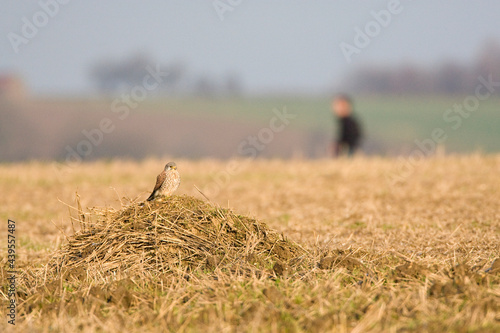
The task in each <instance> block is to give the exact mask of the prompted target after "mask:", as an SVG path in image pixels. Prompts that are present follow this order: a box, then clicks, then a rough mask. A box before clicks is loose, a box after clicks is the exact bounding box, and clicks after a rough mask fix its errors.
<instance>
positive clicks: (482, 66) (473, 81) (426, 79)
mask: <svg viewBox="0 0 500 333" xmlns="http://www.w3.org/2000/svg"><path fill="white" fill-rule="evenodd" d="M489 75H492V77H493V80H495V81H500V45H499V44H498V43H497V42H495V41H490V42H487V43H486V44H485V45H484V46H483V48H482V49H481V51H480V52H479V54H478V55H477V57H476V59H475V61H474V62H473V63H472V64H468V65H463V64H458V63H455V62H451V61H449V62H444V63H442V64H441V65H439V66H436V67H435V68H431V69H428V68H421V67H418V66H413V65H401V66H398V67H393V66H391V67H387V68H382V67H373V66H370V67H367V66H366V67H361V68H358V69H357V70H355V71H354V72H353V73H351V74H350V75H348V77H347V78H346V79H345V81H344V87H346V88H347V89H346V90H348V91H351V92H353V93H376V94H387V93H389V94H391V93H396V94H397V93H412V94H420V93H435V94H461V93H470V92H474V89H475V87H476V86H477V84H478V77H479V76H483V77H484V78H487V77H488V76H489Z"/></svg>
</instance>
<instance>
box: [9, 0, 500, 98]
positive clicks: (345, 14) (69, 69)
mask: <svg viewBox="0 0 500 333" xmlns="http://www.w3.org/2000/svg"><path fill="white" fill-rule="evenodd" d="M59 1H60V2H63V3H65V2H67V3H66V4H59V5H58V7H59V8H57V9H55V7H54V5H53V4H54V3H58V2H56V0H40V1H22V2H21V1H12V0H10V1H4V2H3V3H2V12H1V14H0V15H1V17H2V19H1V21H0V50H1V52H0V71H2V72H5V71H7V72H16V73H20V74H21V75H22V77H23V78H24V79H25V80H26V81H27V83H28V86H29V88H30V89H31V90H32V92H34V93H36V94H60V93H64V94H76V95H78V94H86V93H89V92H90V91H92V82H91V80H90V79H89V75H88V69H89V67H90V66H91V65H92V64H94V63H95V62H96V61H98V60H100V59H102V58H109V59H116V61H120V60H122V59H126V58H129V57H130V56H132V55H134V54H137V53H143V54H146V55H148V56H150V57H151V58H152V59H153V60H154V61H157V62H158V63H168V62H171V61H181V62H183V63H185V64H186V66H187V68H188V69H189V70H190V72H192V73H200V74H201V73H206V74H207V75H224V74H227V73H233V72H234V73H239V74H240V75H241V78H242V80H243V84H244V87H245V89H246V90H247V91H250V92H266V91H291V92H304V93H318V92H325V91H327V90H328V89H329V88H331V87H333V86H334V85H336V84H337V85H338V84H341V79H342V77H343V76H344V75H345V74H346V73H348V72H349V71H350V70H352V69H353V68H355V67H356V66H360V65H363V64H381V65H390V64H403V63H414V64H417V65H422V66H432V65H437V64H439V63H440V62H443V61H445V60H447V59H452V60H454V61H457V62H463V63H466V62H468V61H471V60H472V59H473V58H474V56H475V55H476V54H477V52H478V50H479V48H480V47H481V45H483V44H484V42H485V41H486V40H487V39H489V38H493V39H496V40H498V41H500V24H499V22H500V1H494V0H489V1H487V0H485V1H465V0H458V1H452V0H444V1H431V0H423V1H416V0H413V1H411V0H401V1H399V2H400V5H399V7H397V8H398V13H397V14H391V15H390V18H389V19H390V22H389V23H388V24H384V25H386V26H385V27H384V26H382V25H381V24H379V23H376V21H375V19H374V17H373V14H372V12H373V11H375V12H379V11H381V10H387V8H388V6H389V3H391V2H393V1H394V0H390V1H369V2H368V1H360V0H359V1H353V0H342V1H333V0H330V1H326V0H317V1H303V0H302V1H299V0H286V1H285V0H275V1H265V0H216V1H212V0H190V1H182V0H154V1H137V0H136V1H133V0H108V1H99V0H86V1H76V0H64V1H63V0H59ZM46 3H47V4H51V5H49V6H48V7H47V8H49V11H50V10H52V11H53V13H52V14H53V15H52V16H53V17H51V16H50V15H47V14H44V13H43V4H46ZM231 3H233V4H234V6H233V5H231ZM214 4H219V5H221V6H223V5H224V4H225V5H226V6H231V7H230V10H227V11H225V12H224V13H223V14H222V17H223V20H221V19H220V16H219V14H218V12H217V10H216V9H215V7H214ZM23 20H24V21H23ZM26 20H27V21H28V22H29V23H30V24H33V23H34V22H35V20H38V21H37V22H38V25H39V26H40V28H38V31H37V32H36V33H32V32H29V33H32V36H28V37H26V36H24V35H26V33H25V34H24V35H23V31H22V29H23V26H25V25H26V23H25V22H26ZM44 20H45V21H44ZM35 23H36V22H35ZM370 25H371V27H372V28H374V29H376V28H377V27H376V25H378V28H379V31H378V32H376V33H375V34H374V36H373V37H370V38H369V40H370V42H369V45H368V46H366V47H364V48H361V49H360V52H359V54H355V55H353V56H352V61H351V62H350V63H349V62H348V61H347V60H346V58H345V57H344V55H343V54H342V51H341V48H340V45H341V43H342V42H344V43H349V44H352V45H354V38H355V34H356V33H355V31H356V29H357V28H359V29H361V30H364V29H365V28H366V27H367V26H370ZM25 30H26V29H25ZM374 31H375V30H374ZM14 34H15V35H17V36H20V37H22V38H23V42H25V43H26V44H18V45H17V47H18V53H16V52H15V51H14V48H13V46H12V43H11V41H10V40H9V38H11V39H12V38H13V37H12V36H14ZM9 36H10V37H9ZM18 42H19V39H18Z"/></svg>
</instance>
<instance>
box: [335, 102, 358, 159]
mask: <svg viewBox="0 0 500 333" xmlns="http://www.w3.org/2000/svg"><path fill="white" fill-rule="evenodd" d="M332 111H333V113H334V114H335V115H336V117H337V120H338V126H339V128H338V137H337V139H336V140H335V141H334V143H333V149H332V153H333V156H334V157H338V156H341V155H343V154H347V155H348V156H352V155H353V154H354V153H355V152H356V150H357V149H358V147H359V144H360V141H361V128H360V125H359V123H358V121H357V119H356V117H354V115H353V106H352V100H351V98H349V96H346V95H339V96H337V97H336V98H335V99H334V100H333V101H332Z"/></svg>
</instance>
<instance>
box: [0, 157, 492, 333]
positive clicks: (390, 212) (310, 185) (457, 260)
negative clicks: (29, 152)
mask: <svg viewBox="0 0 500 333" xmlns="http://www.w3.org/2000/svg"><path fill="white" fill-rule="evenodd" d="M162 164H163V161H156V160H146V161H143V162H140V163H136V162H127V161H113V162H96V163H91V164H82V165H80V166H79V167H78V168H77V169H75V170H74V171H72V172H70V173H60V172H57V171H56V170H55V169H54V168H53V166H52V165H50V164H44V163H36V162H33V163H26V164H16V165H1V166H0V191H1V193H3V194H4V193H5V194H4V195H2V197H1V198H0V205H1V207H2V209H3V211H2V213H1V216H0V217H1V218H2V219H3V220H4V221H6V219H7V218H11V219H14V220H16V223H17V235H16V237H17V238H18V239H19V240H20V242H18V251H17V252H18V254H19V256H18V260H17V264H18V266H19V271H20V274H19V279H18V294H19V295H18V304H19V308H18V311H19V312H18V323H17V325H16V328H17V329H18V330H19V331H33V332H46V331H64V332H74V331H106V332H108V331H109V332H119V331H121V332H123V331H127V332H138V331H164V330H167V331H172V332H174V331H201V330H203V331H207V332H215V331H313V332H314V331H315V332H324V331H328V330H334V331H338V332H367V331H373V332H378V331H393V332H405V331H415V332H422V331H424V332H425V331H432V332H441V331H456V332H492V331H499V330H500V305H499V304H500V287H499V285H500V284H499V283H500V272H499V269H498V268H497V266H498V265H499V264H500V262H499V261H496V263H495V264H494V265H493V267H492V263H493V261H494V259H495V258H498V257H499V256H500V245H499V244H500V225H499V221H500V212H499V210H498V202H500V191H499V189H500V177H498V174H499V173H500V156H482V155H471V156H462V157H459V156H457V157H453V156H451V157H444V158H435V159H428V160H425V161H423V162H421V163H419V164H418V165H417V166H416V167H415V168H413V169H411V171H412V172H411V174H410V175H409V176H408V177H407V178H405V179H402V180H401V181H399V182H397V183H393V182H391V181H388V177H387V176H388V175H391V174H395V173H396V174H398V172H400V164H399V163H398V162H397V161H395V160H391V159H367V158H357V159H354V160H338V161H278V160H276V161H255V162H253V163H245V164H243V165H242V167H241V168H240V170H239V172H238V173H237V174H236V175H234V176H231V177H230V178H229V180H228V181H227V183H226V184H225V186H221V190H220V191H219V192H217V193H215V192H214V191H211V190H210V189H213V186H212V185H213V184H214V180H213V177H214V175H216V174H217V173H220V172H221V170H226V167H227V163H226V162H221V161H210V160H204V161H197V162H194V161H177V164H178V165H179V170H180V172H181V174H182V176H183V183H182V185H181V188H180V191H179V192H180V194H181V195H180V196H174V197H173V198H172V199H170V200H166V201H165V202H162V203H161V202H160V203H153V204H152V205H145V206H141V205H140V202H141V201H143V200H144V199H145V198H146V197H147V195H148V190H150V187H151V186H152V182H154V177H155V175H156V174H157V172H158V168H160V169H161V165H162ZM217 178H219V181H220V182H222V181H223V182H225V178H224V177H217ZM193 185H197V186H198V187H199V188H201V189H202V190H203V191H205V189H206V193H210V195H209V197H210V199H211V201H213V202H214V204H208V203H206V202H204V201H205V200H203V201H199V200H197V199H195V198H193V197H197V198H200V199H203V198H202V197H201V195H200V194H199V193H198V191H197V190H196V189H195V188H194V186H193ZM110 187H113V189H110ZM28 189H29V190H28ZM76 190H77V191H78V193H79V194H80V197H81V205H82V206H83V207H84V208H83V209H82V210H81V211H80V210H79V209H78V205H77V203H76V202H75V201H74V197H75V191H76ZM214 193H215V194H214ZM185 195H188V196H185ZM123 197H127V198H128V197H130V198H134V199H125V198H123ZM58 198H59V199H60V200H61V201H62V202H66V203H69V204H70V205H71V206H74V207H75V208H74V209H73V208H70V214H71V215H72V216H73V218H72V219H70V218H69V214H68V209H67V207H66V206H65V205H64V204H62V203H61V202H60V201H58ZM216 204H219V205H220V206H221V207H230V208H231V210H228V209H224V208H221V207H217V205H216ZM94 206H99V207H101V208H96V209H86V208H85V207H94ZM82 216H84V218H85V219H84V218H83V217H82ZM50 221H53V222H54V223H51V222H50ZM72 221H73V223H72ZM196 221H198V222H196ZM56 226H57V227H56ZM81 226H84V227H81ZM73 228H75V229H76V230H75V231H74V230H73ZM262 230H265V232H262ZM273 230H276V232H275V231H273ZM264 234H265V235H266V236H264ZM0 237H1V238H2V239H6V228H2V229H1V230H0ZM292 240H293V241H292ZM273 244H274V245H273ZM277 244H280V245H281V247H279V246H276V245H277ZM278 248H281V250H279V251H278V250H276V249H278ZM302 248H303V249H305V250H302ZM488 269H489V270H488ZM5 274H6V272H5V259H3V262H2V270H1V272H0V275H1V276H2V281H3V280H4V278H5ZM2 292H5V283H2ZM2 297H3V296H2ZM4 328H7V329H10V328H9V327H8V326H7V324H6V320H4V321H3V322H2V323H1V324H0V329H2V330H3V329H4Z"/></svg>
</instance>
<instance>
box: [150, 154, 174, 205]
mask: <svg viewBox="0 0 500 333" xmlns="http://www.w3.org/2000/svg"><path fill="white" fill-rule="evenodd" d="M180 183H181V176H180V175H179V172H178V171H177V165H176V164H175V163H174V162H169V163H167V165H165V169H164V170H163V171H162V172H161V173H160V174H159V175H158V177H156V185H155V188H154V190H153V193H151V195H150V196H149V198H148V201H151V200H154V199H156V198H157V197H159V196H169V195H171V194H172V193H174V192H175V190H177V188H178V187H179V185H180Z"/></svg>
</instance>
